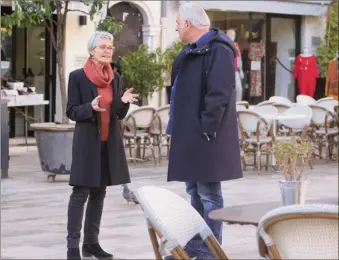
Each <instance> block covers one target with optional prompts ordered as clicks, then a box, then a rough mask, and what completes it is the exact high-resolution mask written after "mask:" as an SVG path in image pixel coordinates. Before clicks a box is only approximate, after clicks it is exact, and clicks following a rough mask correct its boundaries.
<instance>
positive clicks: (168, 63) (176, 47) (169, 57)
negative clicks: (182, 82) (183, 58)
mask: <svg viewBox="0 0 339 260" xmlns="http://www.w3.org/2000/svg"><path fill="white" fill-rule="evenodd" d="M184 45H185V43H184V42H182V41H175V42H174V43H173V44H172V46H171V47H169V48H167V49H166V50H165V52H164V54H163V59H164V63H165V73H166V82H165V85H166V93H167V101H168V103H170V96H171V82H170V80H171V73H172V64H173V62H174V59H175V58H176V57H177V56H178V54H179V53H180V52H181V50H182V48H183V47H184Z"/></svg>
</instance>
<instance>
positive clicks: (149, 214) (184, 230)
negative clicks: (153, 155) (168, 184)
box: [136, 186, 228, 259]
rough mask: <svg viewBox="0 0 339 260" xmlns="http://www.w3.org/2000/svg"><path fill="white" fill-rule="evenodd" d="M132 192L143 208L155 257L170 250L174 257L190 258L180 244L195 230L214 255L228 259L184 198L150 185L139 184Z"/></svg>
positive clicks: (166, 253)
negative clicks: (134, 191) (142, 185)
mask: <svg viewBox="0 0 339 260" xmlns="http://www.w3.org/2000/svg"><path fill="white" fill-rule="evenodd" d="M136 196H137V199H138V201H139V202H140V206H141V208H142V209H143V211H144V215H145V218H146V221H147V226H148V232H149V235H150V239H151V242H152V246H153V250H154V254H155V257H156V259H162V257H163V256H166V255H169V254H170V253H171V254H172V255H173V256H174V258H175V259H190V258H189V257H188V255H187V254H186V252H185V251H184V246H185V245H186V244H187V243H188V242H189V241H190V240H191V239H192V238H193V237H194V236H196V235H197V234H199V235H200V236H201V238H202V240H203V241H204V242H205V243H206V245H207V246H208V247H209V249H210V250H211V252H212V253H213V255H214V257H215V259H228V258H227V256H226V254H225V252H224V251H223V249H222V248H221V246H220V244H219V243H218V241H217V240H216V238H215V237H214V235H213V233H212V231H211V229H210V228H209V227H208V225H207V224H206V222H205V221H204V219H203V218H202V217H201V216H200V214H199V213H198V212H197V211H196V210H195V209H194V208H193V207H192V206H191V205H190V204H189V203H188V202H187V201H186V200H185V199H183V198H182V197H180V196H178V195H177V194H175V193H173V192H171V191H169V190H166V189H163V188H158V187H153V186H144V187H141V188H139V189H138V191H137V193H136ZM157 237H159V239H160V246H159V242H158V239H157Z"/></svg>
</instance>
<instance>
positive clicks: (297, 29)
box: [2, 0, 330, 121]
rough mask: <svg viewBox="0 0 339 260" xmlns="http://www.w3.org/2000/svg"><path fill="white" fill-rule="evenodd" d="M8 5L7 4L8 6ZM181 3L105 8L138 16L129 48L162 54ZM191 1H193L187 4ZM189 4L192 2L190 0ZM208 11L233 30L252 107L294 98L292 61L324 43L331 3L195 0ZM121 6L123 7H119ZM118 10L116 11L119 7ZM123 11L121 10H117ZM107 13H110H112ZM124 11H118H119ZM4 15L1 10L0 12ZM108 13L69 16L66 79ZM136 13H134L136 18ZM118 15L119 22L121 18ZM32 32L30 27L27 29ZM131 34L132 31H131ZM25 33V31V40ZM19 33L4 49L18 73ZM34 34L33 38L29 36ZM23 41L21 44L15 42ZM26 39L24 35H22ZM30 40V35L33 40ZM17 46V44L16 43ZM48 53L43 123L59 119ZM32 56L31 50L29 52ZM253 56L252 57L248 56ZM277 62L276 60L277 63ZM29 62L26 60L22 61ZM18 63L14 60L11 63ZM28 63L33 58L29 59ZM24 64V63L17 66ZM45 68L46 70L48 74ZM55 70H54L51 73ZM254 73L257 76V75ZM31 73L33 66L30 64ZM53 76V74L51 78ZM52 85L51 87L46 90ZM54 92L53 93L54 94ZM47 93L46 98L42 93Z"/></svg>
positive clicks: (157, 100)
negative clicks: (255, 50) (256, 50)
mask: <svg viewBox="0 0 339 260" xmlns="http://www.w3.org/2000/svg"><path fill="white" fill-rule="evenodd" d="M7 2H8V3H7ZM7 2H6V1H3V2H2V6H10V1H7ZM184 2H186V1H178V0H177V1H111V2H110V6H109V8H113V9H115V13H116V14H117V15H118V16H119V15H121V17H122V18H123V20H124V19H126V20H127V19H128V15H129V14H130V17H133V18H134V20H135V19H136V17H138V16H140V17H139V22H140V23H141V24H140V26H139V25H138V24H134V25H135V26H134V28H130V27H129V28H127V29H126V30H127V31H126V32H125V33H126V35H125V36H126V37H125V38H126V39H124V44H125V45H128V44H129V37H128V35H129V34H130V35H131V39H132V38H133V39H134V38H135V39H137V38H138V39H139V40H135V39H134V43H133V44H137V43H139V44H140V43H144V44H147V45H148V46H150V48H151V49H155V48H157V47H161V48H162V49H163V50H165V49H166V48H167V47H169V46H170V45H171V44H172V43H173V42H174V41H175V40H177V38H178V34H177V32H176V31H175V26H176V15H177V12H178V9H179V6H180V4H182V3H184ZM191 2H192V1H191ZM193 2H194V1H193ZM197 2H198V3H199V4H200V5H201V6H202V7H203V8H204V9H205V10H206V11H207V13H208V15H209V17H210V19H211V22H212V26H213V27H218V28H220V29H221V30H223V31H227V30H229V29H233V30H235V32H236V35H237V36H236V39H235V41H236V42H237V43H238V45H239V48H240V51H241V54H242V62H243V71H244V74H245V78H244V79H243V81H242V84H243V87H244V90H245V93H244V98H243V99H244V100H248V101H250V102H251V103H257V102H260V101H262V100H265V99H268V98H269V97H270V96H272V95H285V96H287V97H289V98H290V99H292V100H293V99H294V98H295V96H296V94H297V93H296V88H295V83H294V79H293V78H292V76H291V71H293V67H294V59H295V57H296V56H297V55H298V54H299V53H301V52H303V51H304V49H305V48H307V49H308V51H310V52H312V53H313V54H315V55H316V49H317V46H318V45H319V41H320V40H321V39H323V37H324V35H325V31H326V14H327V11H328V5H329V3H330V1H303V0H299V1H297V0H284V1H197ZM72 5H73V6H72V8H73V9H77V10H83V11H86V9H85V7H84V6H81V4H80V3H76V2H75V1H74V2H72ZM123 5H125V7H123ZM127 5H129V6H130V8H132V9H133V8H134V11H133V12H132V11H131V12H130V13H128V12H127V11H126V12H127V13H126V15H127V16H126V15H125V11H124V10H126V9H124V8H127V7H126V6H127ZM118 7H119V8H120V9H119V8H118ZM121 8H122V9H121ZM113 9H111V10H113ZM119 10H123V11H119ZM2 12H3V11H2ZM107 13H108V12H107V10H105V9H103V10H102V11H101V13H100V14H98V15H97V16H96V17H95V19H94V21H90V19H89V17H87V19H86V23H81V22H80V20H79V17H80V16H84V14H83V13H82V12H70V13H69V16H68V19H67V26H66V53H65V56H66V66H65V73H66V78H68V74H69V73H70V72H71V71H72V70H74V69H77V68H80V67H82V66H83V64H84V62H85V60H86V58H87V57H88V53H87V40H88V38H89V37H90V35H91V34H92V33H93V32H94V31H95V29H96V24H97V22H98V21H99V20H100V18H103V17H105V16H106V15H107ZM136 13H137V14H136ZM121 17H120V18H121ZM132 20H133V19H132ZM30 30H31V31H32V30H33V31H34V28H33V29H30ZM133 30H134V31H133ZM38 32H39V33H40V32H41V33H42V32H43V30H42V28H39V31H37V33H38ZM30 33H31V32H30V31H27V34H28V36H30ZM21 34H22V35H24V34H23V33H21V32H18V33H17V34H16V36H15V37H14V38H16V40H13V41H11V40H10V39H8V40H7V43H6V44H7V45H8V46H9V45H10V44H9V43H10V42H12V43H13V42H15V41H16V43H15V44H14V43H13V46H12V48H10V46H9V47H8V50H10V49H12V52H13V55H12V56H13V57H12V60H14V61H13V62H15V63H16V66H15V67H16V74H20V72H21V70H22V68H23V67H27V69H28V67H32V66H33V65H34V64H33V65H32V66H30V64H29V63H30V58H29V57H28V58H25V60H26V61H25V62H24V61H22V62H21V61H19V59H22V57H23V56H22V55H18V53H16V55H14V53H15V51H20V50H23V49H25V48H26V49H27V55H28V54H29V53H31V52H32V51H31V50H30V48H33V47H34V46H35V45H34V44H31V45H30V46H32V47H30V46H28V45H29V44H28V43H26V47H25V48H23V47H20V46H21V45H22V44H23V40H24V36H22V37H21ZM32 35H33V34H32ZM21 38H22V40H20V39H21ZM26 38H29V37H26ZM33 38H34V37H33V36H32V39H33ZM138 41H139V42H138ZM45 42H46V46H45V47H46V49H48V48H49V47H48V46H47V45H48V35H46V41H45ZM20 44H21V45H20ZM251 46H252V47H253V46H261V48H262V52H263V53H262V55H261V57H258V58H257V59H256V60H255V61H256V62H255V63H253V62H252V61H253V60H252V58H253V57H252V56H251V55H250V52H251V48H252V47H251ZM49 49H50V50H49V53H47V51H46V53H45V58H44V60H45V61H46V64H45V74H44V75H45V76H43V73H40V74H39V75H40V77H42V78H43V77H45V80H44V82H45V83H44V85H43V86H42V89H45V99H47V100H49V101H50V105H49V107H48V108H47V109H46V111H45V112H46V114H49V116H47V117H46V120H50V121H51V120H53V119H54V120H57V121H58V120H60V118H61V113H62V109H61V101H60V91H59V88H58V86H57V85H58V84H57V83H53V82H52V83H48V80H47V78H51V79H52V81H53V78H54V81H55V78H57V77H56V76H55V75H57V73H56V71H55V70H56V67H55V65H54V68H53V62H54V61H55V60H54V61H53V59H49V58H48V56H51V55H52V54H51V53H52V51H51V48H49ZM32 53H33V52H32ZM250 57H252V58H250ZM277 58H278V59H277ZM27 59H28V62H27ZM16 60H18V61H16ZM31 60H32V63H33V58H32V59H31ZM20 64H26V65H20ZM41 66H42V65H40V64H39V66H38V65H37V66H36V67H37V68H39V70H38V69H36V70H37V73H38V72H40V70H41V69H40V68H41ZM47 67H49V69H48V71H47V69H46V68H47ZM254 67H255V69H256V70H257V71H256V72H255V73H256V74H257V75H258V74H260V76H259V78H260V82H259V85H260V87H261V91H259V94H260V95H259V94H258V93H257V95H254V96H253V95H251V93H250V89H251V87H253V84H258V82H253V80H252V79H251V75H252V74H253V73H252V72H253V68H254ZM53 70H54V72H53ZM258 70H259V72H258ZM33 72H34V74H37V73H35V71H34V66H33ZM53 75H54V76H53ZM53 84H54V86H53V87H51V86H52V85H53ZM53 89H54V90H53ZM46 93H47V94H46ZM166 103H167V97H166V92H165V90H163V91H162V92H161V93H154V94H153V97H152V99H151V100H150V104H151V105H154V106H159V105H163V104H166Z"/></svg>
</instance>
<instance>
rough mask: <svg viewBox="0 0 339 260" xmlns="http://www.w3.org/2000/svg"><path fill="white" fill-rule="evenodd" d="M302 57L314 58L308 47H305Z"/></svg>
mask: <svg viewBox="0 0 339 260" xmlns="http://www.w3.org/2000/svg"><path fill="white" fill-rule="evenodd" d="M300 56H301V57H310V56H312V54H311V53H310V51H309V50H308V46H307V45H305V46H304V49H303V52H302V53H301V54H300Z"/></svg>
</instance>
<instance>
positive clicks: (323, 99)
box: [316, 97, 335, 104]
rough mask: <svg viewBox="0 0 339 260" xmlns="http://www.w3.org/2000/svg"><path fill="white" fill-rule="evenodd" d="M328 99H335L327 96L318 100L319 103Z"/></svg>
mask: <svg viewBox="0 0 339 260" xmlns="http://www.w3.org/2000/svg"><path fill="white" fill-rule="evenodd" d="M328 100H335V99H334V98H333V97H325V98H321V99H318V100H317V101H316V102H317V104H320V103H322V102H324V101H328Z"/></svg>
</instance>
